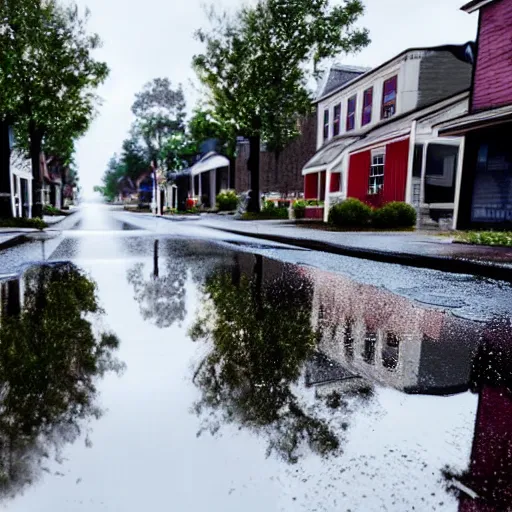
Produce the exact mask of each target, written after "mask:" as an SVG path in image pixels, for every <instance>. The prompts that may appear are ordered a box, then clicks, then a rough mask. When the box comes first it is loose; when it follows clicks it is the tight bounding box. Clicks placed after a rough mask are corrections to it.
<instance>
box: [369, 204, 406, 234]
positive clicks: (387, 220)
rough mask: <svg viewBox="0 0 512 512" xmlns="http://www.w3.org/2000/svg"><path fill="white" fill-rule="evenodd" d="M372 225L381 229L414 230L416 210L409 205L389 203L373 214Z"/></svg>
mask: <svg viewBox="0 0 512 512" xmlns="http://www.w3.org/2000/svg"><path fill="white" fill-rule="evenodd" d="M372 223H373V225H374V226H375V227H376V228H379V229H396V228H412V227H414V226H415V225H416V210H415V209H414V207H413V206H411V205H410V204H407V203H400V202H398V201H395V202H392V203H388V204H386V205H384V206H383V207H382V208H379V209H377V210H375V211H374V212H373V214H372Z"/></svg>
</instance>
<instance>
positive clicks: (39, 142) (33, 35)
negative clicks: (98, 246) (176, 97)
mask: <svg viewBox="0 0 512 512" xmlns="http://www.w3.org/2000/svg"><path fill="white" fill-rule="evenodd" d="M3 16H4V17H3V27H4V28H3V30H2V33H3V36H2V39H3V42H2V43H0V44H2V46H4V45H5V46H7V47H8V49H9V58H8V59H6V61H5V62H4V61H3V60H2V73H1V74H0V76H3V77H4V78H3V79H2V81H10V89H9V90H14V91H15V94H14V96H13V99H11V100H9V105H8V108H9V110H8V112H9V114H10V115H11V116H12V119H13V120H14V123H15V124H16V128H17V137H18V139H19V141H20V143H21V144H22V145H25V146H26V147H27V148H28V149H29V151H30V157H31V161H32V173H33V182H32V184H33V197H34V201H35V203H34V206H33V208H32V211H33V214H34V215H35V216H38V215H41V213H42V204H41V188H42V176H41V172H40V162H39V159H40V153H41V150H42V149H44V146H45V143H46V144H48V146H49V147H51V148H59V150H60V151H62V152H63V153H65V154H64V155H63V158H64V159H67V158H68V157H69V156H70V149H69V147H70V140H74V139H75V138H76V137H78V136H80V135H82V134H83V133H84V132H85V131H86V129H87V127H88V125H89V122H90V120H91V118H92V117H93V115H94V113H95V105H96V103H97V97H96V95H95V93H94V90H95V89H96V87H98V86H99V85H100V84H101V83H102V82H103V81H104V80H105V78H106V76H107V74H108V67H107V65H106V64H105V63H103V62H98V61H96V60H94V59H93V58H92V55H91V52H92V51H93V50H94V49H96V48H97V47H98V46H99V44H100V40H99V37H98V36H97V35H90V34H89V33H88V32H87V18H88V13H86V15H85V16H84V17H81V16H80V13H79V11H78V8H77V6H76V5H75V4H71V5H69V6H67V7H62V6H60V5H59V4H58V3H57V1H56V0H47V1H44V2H43V1H41V0H5V1H4V3H3ZM5 34H7V36H6V35H5ZM10 39H12V41H14V42H12V41H11V42H9V41H7V42H5V41H6V40H10ZM1 83H2V82H0V85H1ZM0 89H1V87H0ZM0 95H3V92H0ZM5 103H6V100H0V105H1V104H5ZM56 156H59V155H56Z"/></svg>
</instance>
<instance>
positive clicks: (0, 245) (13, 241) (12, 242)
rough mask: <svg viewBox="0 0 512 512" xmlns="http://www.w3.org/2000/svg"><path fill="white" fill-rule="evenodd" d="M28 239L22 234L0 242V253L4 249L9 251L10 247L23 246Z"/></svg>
mask: <svg viewBox="0 0 512 512" xmlns="http://www.w3.org/2000/svg"><path fill="white" fill-rule="evenodd" d="M28 241H29V238H28V237H27V235H26V234H25V233H24V234H22V235H18V236H14V237H12V238H10V239H9V240H6V241H5V242H1V241H0V251H3V250H5V249H10V248H11V247H16V246H17V245H21V244H24V243H25V242H28Z"/></svg>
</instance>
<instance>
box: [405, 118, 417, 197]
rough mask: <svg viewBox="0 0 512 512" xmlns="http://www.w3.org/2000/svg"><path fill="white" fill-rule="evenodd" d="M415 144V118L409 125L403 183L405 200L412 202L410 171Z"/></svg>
mask: <svg viewBox="0 0 512 512" xmlns="http://www.w3.org/2000/svg"><path fill="white" fill-rule="evenodd" d="M415 145H416V120H414V121H413V122H412V125H411V136H410V138H409V158H408V160H407V182H406V185H405V202H406V203H407V204H412V172H413V167H414V147H415Z"/></svg>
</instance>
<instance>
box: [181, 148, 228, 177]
mask: <svg viewBox="0 0 512 512" xmlns="http://www.w3.org/2000/svg"><path fill="white" fill-rule="evenodd" d="M221 167H229V159H227V158H226V157H225V156H222V155H219V154H218V153H214V152H213V151H212V152H210V153H207V154H206V155H205V156H203V157H202V158H201V160H199V161H198V162H196V163H195V164H194V165H193V166H192V167H191V168H190V169H191V171H192V176H197V175H198V174H201V173H203V172H207V171H212V170H213V169H219V168H221Z"/></svg>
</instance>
